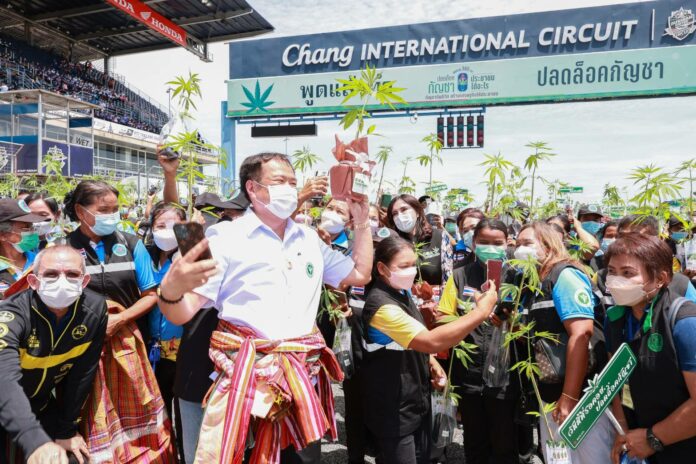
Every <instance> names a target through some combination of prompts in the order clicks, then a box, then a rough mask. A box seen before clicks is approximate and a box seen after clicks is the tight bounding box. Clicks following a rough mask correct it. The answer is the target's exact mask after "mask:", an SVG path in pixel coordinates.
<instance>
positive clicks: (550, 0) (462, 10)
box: [113, 0, 696, 204]
mask: <svg viewBox="0 0 696 464" xmlns="http://www.w3.org/2000/svg"><path fill="white" fill-rule="evenodd" d="M213 1H214V0H213ZM248 2H249V4H250V5H251V7H252V8H254V9H255V10H257V11H258V12H259V13H260V14H261V15H262V16H264V17H265V18H266V19H267V20H268V21H269V22H270V23H271V24H272V25H273V26H274V27H275V31H274V32H273V33H272V34H266V35H264V36H261V37H263V38H269V37H280V36H289V35H301V34H309V33H322V32H332V31H339V30H346V29H362V28H370V27H379V26H394V25H401V24H411V23H419V22H432V21H441V20H452V19H467V18H475V17H484V16H498V15H509V14H518V13H530V12H536V11H548V10H558V9H561V8H577V7H588V6H599V5H607V4H620V3H633V2H635V0H632V1H631V2H629V1H616V0H615V1H600V0H586V1H580V0H564V1H563V2H558V1H557V0H535V1H534V2H530V1H528V0H525V1H521V0H486V1H483V2H482V1H480V0H478V1H470V0H457V1H451V0H409V1H397V0H381V1H379V2H375V1H370V0H342V1H337V0H313V1H310V0H248ZM227 48H228V47H227V45H225V44H224V43H216V44H213V45H212V46H211V47H210V50H211V52H212V54H213V63H208V64H207V63H203V62H201V61H200V60H199V59H198V58H196V57H195V56H193V55H192V54H190V53H189V52H187V51H185V50H182V49H175V50H167V51H159V52H149V53H142V54H138V55H130V56H123V57H118V58H116V59H115V60H114V62H113V69H114V71H115V72H116V73H118V74H121V75H123V76H124V77H125V79H126V80H127V81H128V82H129V83H130V84H132V85H134V86H135V87H137V88H139V89H141V90H142V91H144V92H145V93H147V94H149V95H150V96H152V97H153V98H154V99H156V100H158V101H160V102H162V103H163V104H164V105H165V106H166V105H167V98H168V97H167V93H166V89H167V86H166V84H165V82H166V81H168V80H169V79H170V78H172V77H173V76H176V75H182V74H188V72H189V71H192V72H195V73H198V74H199V75H200V77H201V79H202V81H203V82H202V91H203V96H204V99H203V101H202V102H201V103H200V104H199V113H198V124H199V127H200V129H201V132H202V133H203V134H204V136H206V137H207V138H208V139H209V140H211V141H212V142H213V143H219V141H220V102H221V101H222V100H223V99H225V98H226V94H227V89H226V84H225V80H226V79H227V77H228V75H227V73H228V58H227V55H228V52H227ZM174 104H175V102H172V105H174ZM318 124H319V130H318V136H316V137H297V138H290V139H289V140H288V141H287V146H286V142H285V141H283V139H275V138H268V139H252V138H251V137H250V126H238V129H237V145H236V150H237V157H236V159H237V166H239V164H240V163H241V162H242V160H243V159H244V158H245V157H246V156H249V155H252V154H255V153H259V152H262V151H278V152H281V153H285V152H286V150H287V153H288V154H292V153H293V152H294V151H295V150H298V149H301V148H302V147H303V146H307V147H309V148H310V149H311V150H312V151H313V152H314V153H317V154H318V155H320V156H321V157H322V161H321V163H320V165H319V166H318V169H320V170H328V168H329V167H330V166H331V165H332V164H334V159H333V157H332V155H331V148H332V146H333V143H334V137H333V136H334V133H339V134H340V133H341V130H340V128H339V127H338V123H337V122H321V123H318ZM435 126H436V121H435V117H434V116H433V117H422V118H419V119H418V121H417V122H415V123H413V122H412V121H409V120H408V119H406V118H395V119H379V120H377V129H378V130H377V132H379V133H380V134H382V135H383V137H379V138H372V139H371V140H370V146H371V151H373V152H375V151H376V149H377V147H378V146H379V145H390V146H392V147H393V150H394V155H393V156H392V157H391V158H390V160H389V161H388V163H387V167H386V170H385V171H386V174H385V179H386V180H388V181H390V182H392V183H398V180H399V178H400V177H401V174H402V172H403V165H402V161H403V160H405V159H406V158H407V157H415V156H417V155H420V154H424V153H426V148H425V146H424V145H423V144H422V143H421V142H420V140H421V139H422V138H423V137H424V136H426V135H428V134H429V133H432V132H434V131H435ZM694 134H696V97H678V98H654V99H634V100H615V101H599V102H580V103H563V104H544V105H540V104H537V105H521V106H505V107H489V108H487V110H486V133H485V139H486V140H485V147H484V148H483V149H467V150H444V151H443V154H442V156H443V159H444V165H442V166H440V165H437V164H436V165H435V167H434V172H433V178H434V179H436V180H438V181H442V182H444V183H445V184H447V186H448V187H450V188H466V189H468V190H469V191H470V192H471V193H473V194H474V197H475V198H474V204H480V203H482V202H483V201H484V197H485V186H484V185H483V184H482V180H483V170H484V168H483V167H481V166H480V165H479V164H480V163H481V162H482V161H483V160H484V154H498V153H500V154H502V155H503V156H504V157H505V158H507V159H509V160H510V161H513V162H515V163H517V164H519V165H522V164H523V162H524V159H525V158H526V156H528V155H529V154H530V149H528V148H525V144H527V143H528V142H530V141H545V142H547V143H548V145H549V146H550V147H551V148H552V149H553V152H554V153H556V154H557V156H556V157H554V158H553V159H552V160H551V161H549V162H545V163H544V164H542V165H541V166H540V169H539V171H538V172H537V174H538V175H540V176H542V177H544V178H546V179H549V180H553V179H558V180H560V181H563V182H567V183H569V184H571V185H574V186H581V187H583V188H584V193H583V194H582V195H577V196H576V197H574V200H577V201H588V202H589V201H599V200H600V199H601V196H602V192H603V189H604V185H605V184H607V183H610V184H612V185H616V186H618V187H620V188H621V187H626V188H628V189H629V190H628V191H629V192H632V187H633V184H632V181H630V180H628V179H627V176H628V174H629V173H630V171H631V170H632V169H634V168H636V167H638V166H643V165H647V164H650V163H655V164H656V165H658V166H662V167H664V168H666V169H668V170H669V171H672V170H673V169H674V168H675V167H676V166H677V165H678V164H680V163H681V162H683V161H685V160H687V159H691V158H695V157H696V143H695V141H694ZM344 138H345V139H348V138H349V136H348V135H347V134H345V137H344ZM407 169H408V172H407V175H408V176H410V177H412V178H413V179H414V180H416V182H417V183H418V187H417V188H418V191H419V193H420V192H422V191H423V189H424V188H425V183H426V182H427V180H428V171H427V169H425V168H422V167H420V166H418V164H417V163H416V162H415V161H412V162H411V163H410V164H409V166H408V168H407ZM300 177H302V176H301V175H300ZM537 185H538V184H537ZM538 191H539V187H538V186H537V192H538Z"/></svg>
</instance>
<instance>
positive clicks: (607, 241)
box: [599, 238, 616, 253]
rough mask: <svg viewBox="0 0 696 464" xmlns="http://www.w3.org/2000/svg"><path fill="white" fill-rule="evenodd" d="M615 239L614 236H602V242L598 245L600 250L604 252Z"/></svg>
mask: <svg viewBox="0 0 696 464" xmlns="http://www.w3.org/2000/svg"><path fill="white" fill-rule="evenodd" d="M615 241H616V239H615V238H604V239H602V244H601V245H600V246H599V247H600V249H601V250H602V252H604V253H606V252H607V250H608V249H609V246H610V245H611V244H612V243H614V242H615Z"/></svg>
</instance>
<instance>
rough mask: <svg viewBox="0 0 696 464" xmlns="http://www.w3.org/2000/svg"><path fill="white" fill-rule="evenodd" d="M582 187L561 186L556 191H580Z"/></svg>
mask: <svg viewBox="0 0 696 464" xmlns="http://www.w3.org/2000/svg"><path fill="white" fill-rule="evenodd" d="M583 190H584V188H583V187H561V188H559V189H558V193H582V192H583Z"/></svg>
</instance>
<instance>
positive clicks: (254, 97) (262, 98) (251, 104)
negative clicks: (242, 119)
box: [242, 80, 275, 113]
mask: <svg viewBox="0 0 696 464" xmlns="http://www.w3.org/2000/svg"><path fill="white" fill-rule="evenodd" d="M242 89H243V90H244V94H245V95H246V97H247V99H249V101H248V102H242V106H244V107H246V108H249V111H247V113H253V112H254V111H255V110H258V111H260V112H262V113H268V110H267V109H266V107H268V106H271V105H272V104H274V103H275V102H273V101H266V100H267V99H268V97H269V96H270V95H271V90H273V84H271V86H270V87H269V88H267V89H266V90H264V92H263V94H261V86H260V85H259V81H258V80H257V81H256V88H255V89H254V93H253V94H252V93H251V90H249V89H247V88H246V87H245V86H242Z"/></svg>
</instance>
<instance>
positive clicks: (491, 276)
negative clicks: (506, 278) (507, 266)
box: [481, 259, 503, 292]
mask: <svg viewBox="0 0 696 464" xmlns="http://www.w3.org/2000/svg"><path fill="white" fill-rule="evenodd" d="M502 275H503V262H502V261H500V260H497V259H489V260H488V261H487V262H486V283H485V284H484V285H483V286H482V287H481V290H483V291H484V292H485V291H486V290H488V281H489V280H492V281H493V282H494V283H495V288H496V289H497V290H498V291H500V279H501V278H502ZM484 286H485V287H486V288H483V287H484Z"/></svg>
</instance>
